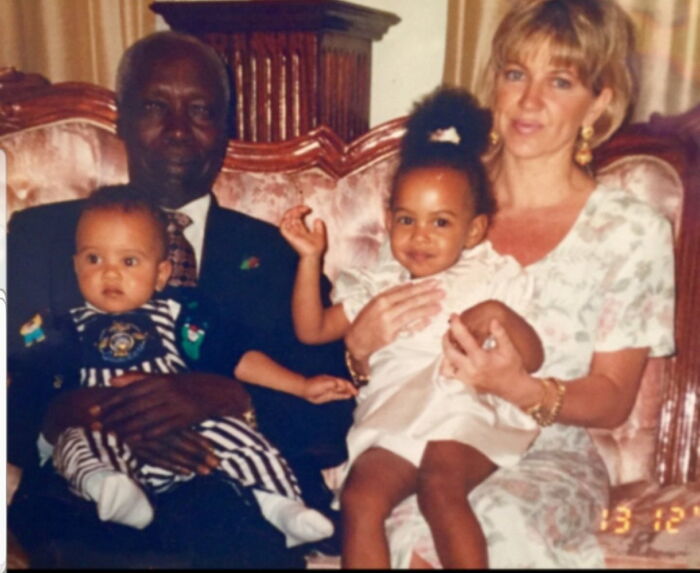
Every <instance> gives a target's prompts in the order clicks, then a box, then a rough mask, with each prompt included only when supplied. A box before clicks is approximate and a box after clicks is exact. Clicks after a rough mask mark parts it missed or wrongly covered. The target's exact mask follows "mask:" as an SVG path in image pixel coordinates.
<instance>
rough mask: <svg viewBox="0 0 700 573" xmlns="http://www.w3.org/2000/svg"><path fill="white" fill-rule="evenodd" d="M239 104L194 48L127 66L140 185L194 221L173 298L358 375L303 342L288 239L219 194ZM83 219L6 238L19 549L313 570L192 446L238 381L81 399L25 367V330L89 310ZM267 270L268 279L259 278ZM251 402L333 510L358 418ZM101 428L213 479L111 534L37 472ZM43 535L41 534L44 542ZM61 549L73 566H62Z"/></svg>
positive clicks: (161, 43) (288, 352) (32, 227)
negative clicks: (79, 430)
mask: <svg viewBox="0 0 700 573" xmlns="http://www.w3.org/2000/svg"><path fill="white" fill-rule="evenodd" d="M229 100H230V97H229V86H228V78H227V75H226V71H225V68H224V66H223V65H222V63H221V61H220V60H219V59H218V57H217V56H216V54H215V53H214V52H213V51H212V50H211V49H210V48H208V47H207V46H205V45H203V44H202V43H200V42H199V41H197V40H195V39H193V38H191V37H188V36H184V35H181V34H176V33H173V32H163V33H158V34H154V35H152V36H149V37H147V38H145V39H143V40H141V41H139V42H137V43H136V44H134V45H133V46H132V47H131V48H129V50H127V52H126V53H125V54H124V57H123V58H122V62H121V64H120V67H119V72H118V78H117V106H118V126H117V127H118V134H119V136H120V138H121V139H122V140H123V141H124V144H125V147H126V151H127V159H128V168H129V179H130V182H131V184H132V185H134V186H136V187H137V188H139V189H141V190H143V192H144V193H150V194H155V196H156V198H157V200H158V202H159V203H160V204H161V206H162V207H164V208H165V209H168V210H177V211H178V212H181V213H184V214H185V215H186V216H187V218H188V219H189V220H190V221H191V223H189V224H188V225H187V226H186V227H185V228H184V230H183V234H184V237H185V238H186V239H187V241H188V243H189V244H191V249H192V251H193V254H194V263H190V267H189V270H188V268H186V267H183V269H184V270H182V272H181V273H174V276H175V278H176V281H177V282H176V283H174V284H173V286H170V287H169V289H168V293H167V294H168V295H170V296H173V297H174V298H178V297H179V295H180V294H181V293H186V292H188V291H187V288H188V287H189V286H191V285H192V284H193V283H196V284H197V286H198V289H199V290H200V291H201V292H202V293H204V295H205V296H206V297H207V300H208V301H209V302H210V304H211V305H213V307H215V308H216V309H217V312H218V313H219V314H220V315H222V316H226V317H228V318H230V319H231V320H233V321H236V322H238V323H240V324H243V325H245V326H246V327H247V328H251V329H255V331H256V332H258V333H259V334H260V340H261V341H262V343H263V344H264V347H262V348H260V350H262V351H264V352H266V353H267V354H269V355H270V356H271V357H273V358H274V359H276V360H278V361H279V362H281V363H282V364H284V365H285V366H287V367H289V368H292V369H294V370H297V371H299V372H300V373H302V374H304V375H310V374H312V373H320V372H324V373H327V374H334V375H345V370H344V366H343V365H342V349H341V348H340V347H339V346H337V345H335V346H328V347H321V348H311V347H306V346H303V345H301V344H300V343H298V342H297V341H296V339H295V337H294V333H293V328H292V325H291V317H290V296H291V289H292V283H293V277H294V270H295V266H296V259H295V256H294V254H293V253H292V251H291V249H289V247H288V246H287V245H286V243H285V242H284V241H282V240H281V239H280V237H279V234H278V232H277V229H276V228H275V227H273V226H271V225H268V224H266V223H263V222H261V221H258V220H255V219H252V218H250V217H248V216H245V215H243V214H241V213H237V212H234V211H230V210H227V209H224V208H221V207H219V206H218V205H217V203H216V200H215V198H214V196H213V195H212V192H211V190H212V185H213V182H214V180H215V178H216V176H217V175H218V173H219V170H220V168H221V164H222V160H223V156H224V153H225V149H226V143H227V110H228V106H229ZM80 205H81V202H80V201H73V202H66V203H57V204H52V205H46V206H41V207H36V208H33V209H29V210H26V211H24V212H20V213H17V214H16V215H15V216H14V217H13V219H12V220H11V222H10V227H9V233H8V239H7V252H8V303H9V308H8V337H7V344H8V371H9V374H10V378H11V380H12V383H11V386H10V394H9V405H10V413H9V422H10V435H9V443H8V460H9V462H11V463H14V464H17V465H19V466H20V467H23V468H25V476H24V479H23V481H22V484H21V486H20V490H19V491H18V494H17V496H16V497H15V501H14V502H13V505H12V507H11V508H10V512H9V515H10V524H11V526H12V527H13V528H14V529H16V533H17V535H18V537H19V538H20V540H21V541H22V542H23V543H24V544H26V545H27V547H28V549H29V550H30V552H32V551H33V552H34V555H33V557H34V560H35V563H34V565H36V566H41V565H44V566H57V565H58V566H62V567H70V566H77V567H79V566H87V565H93V566H100V559H102V557H103V556H104V558H105V559H104V562H103V563H102V565H103V566H110V567H114V566H118V564H119V563H123V564H124V566H133V565H135V566H148V565H149V564H152V563H154V564H156V565H163V564H165V565H170V566H193V567H244V566H249V567H266V566H269V567H280V566H301V561H299V555H298V554H291V553H288V552H286V551H285V550H284V547H283V544H282V542H281V538H280V537H279V535H278V533H277V532H276V531H272V530H271V529H270V528H269V527H268V524H267V523H266V522H264V521H263V520H262V519H261V517H260V515H259V512H258V510H257V507H256V506H255V504H254V503H253V502H251V500H250V498H249V496H247V494H246V492H244V491H234V490H233V488H231V487H230V486H225V487H224V486H222V484H221V483H218V482H216V481H215V480H213V479H212V478H211V477H205V475H206V474H208V473H209V472H208V468H210V467H213V466H214V465H215V464H216V463H217V460H216V459H212V456H211V452H210V450H209V449H208V448H207V447H206V446H205V445H203V444H201V442H198V441H197V440H195V439H193V438H192V435H191V433H190V432H189V428H190V427H191V426H192V425H193V424H195V423H197V422H199V421H202V420H204V419H206V418H208V417H210V416H215V415H222V414H228V413H232V414H240V413H241V412H242V411H243V410H246V409H247V408H248V406H249V403H248V395H247V394H246V392H245V391H244V390H243V389H242V386H241V385H240V384H238V383H237V382H236V381H234V380H232V379H231V378H226V377H223V376H217V375H213V374H206V375H204V374H201V373H197V372H192V373H188V374H178V375H170V376H149V377H146V378H144V379H143V380H140V381H137V382H135V383H133V384H131V385H129V386H126V387H124V388H109V389H94V388H81V389H71V388H66V387H65V386H66V385H65V384H64V383H63V380H62V378H61V376H60V375H52V380H46V379H45V378H43V377H42V376H41V375H40V374H39V373H38V371H33V370H31V369H30V371H27V370H26V369H23V368H19V367H16V366H15V365H16V364H18V363H20V361H17V360H16V357H18V356H21V354H22V352H23V350H24V349H25V347H26V345H27V344H31V343H32V340H31V339H30V337H28V336H27V335H26V328H23V327H24V326H25V325H26V324H27V322H28V321H31V319H32V318H33V317H35V316H36V315H37V312H39V316H42V314H41V313H44V316H61V315H63V314H64V313H65V312H66V311H67V310H68V309H70V308H71V307H74V306H77V305H78V304H80V301H81V297H80V292H79V290H78V287H77V283H76V279H75V276H74V273H73V268H72V261H71V258H72V254H73V249H74V234H75V226H76V221H77V217H78V214H79V211H80ZM188 248H189V247H188ZM253 257H254V258H255V260H256V262H257V264H256V265H246V264H245V263H246V261H248V260H251V258H253ZM183 297H185V298H184V300H186V295H184V294H183ZM51 328H52V324H51V323H50V321H47V322H46V323H44V324H43V325H42V329H44V330H45V331H46V332H48V331H49V330H50V329H51ZM62 361H63V362H65V357H64V356H56V357H55V362H56V364H61V362H62ZM44 366H45V365H44ZM62 366H65V364H62ZM55 371H56V372H60V368H57V369H55ZM228 374H230V373H228ZM249 390H250V393H251V394H252V397H253V403H254V405H255V409H256V412H257V418H258V423H259V426H260V429H261V431H262V432H263V433H265V434H266V435H267V437H268V438H270V439H271V440H272V441H273V442H274V443H275V444H276V445H277V446H278V447H279V448H280V449H281V450H282V452H283V453H284V454H285V455H286V457H287V459H288V461H289V462H290V464H291V465H292V467H293V468H294V470H295V471H296V473H297V475H298V477H299V481H300V485H301V487H302V492H303V495H304V497H305V499H306V501H307V503H309V504H310V505H312V506H315V507H317V508H319V509H322V510H324V509H326V507H324V506H326V505H327V503H328V502H329V494H328V492H327V491H324V489H323V485H322V480H321V477H320V469H321V468H322V467H327V466H329V465H333V464H336V463H339V462H340V461H341V460H342V458H343V455H344V434H345V431H346V430H347V427H348V426H349V424H350V421H351V404H350V403H349V402H347V401H346V402H332V403H329V404H324V405H319V406H317V405H312V404H309V403H307V402H305V401H304V400H302V399H301V398H299V397H297V396H293V395H291V394H290V393H288V392H290V389H287V388H284V387H281V386H280V387H273V388H272V389H271V388H261V387H250V388H249ZM49 402H50V404H51V405H50V406H47V405H48V404H49ZM96 422H97V423H99V424H100V425H101V426H102V427H103V428H104V429H105V430H110V431H113V432H114V433H115V434H117V435H118V436H120V437H121V438H123V439H125V440H126V441H127V443H129V444H130V445H131V446H132V448H133V449H134V451H135V452H136V453H137V454H138V455H139V456H140V458H141V459H144V460H146V461H151V462H152V463H157V464H158V465H161V466H163V467H167V468H169V469H173V470H175V471H194V472H197V473H199V474H202V477H199V478H197V479H194V480H192V481H191V482H189V483H187V484H185V485H183V486H181V488H180V489H178V490H176V491H175V492H173V493H168V494H164V495H162V496H159V498H158V505H157V509H156V520H155V521H154V523H153V524H152V525H151V526H149V527H148V528H147V529H146V530H144V531H143V532H137V531H133V530H125V529H126V528H123V527H122V526H118V525H114V524H103V523H101V522H99V521H97V519H96V517H95V516H94V509H93V508H92V506H91V505H90V504H88V505H89V508H88V507H87V506H85V505H83V502H82V501H81V500H78V499H77V498H74V497H73V496H71V495H70V494H69V493H68V491H67V490H66V489H65V485H64V484H63V483H62V482H60V480H58V478H57V476H55V475H53V474H52V473H51V472H50V471H49V466H50V463H49V464H46V465H44V466H43V468H42V469H41V470H35V466H36V465H37V463H36V462H37V460H36V443H37V439H39V441H40V442H41V440H43V437H44V435H48V434H50V433H54V432H56V431H59V430H60V429H62V428H65V427H67V426H69V425H76V424H81V425H89V424H94V423H96ZM91 511H92V514H91V513H90V512H91ZM38 520H40V522H41V524H42V527H38V528H37V523H38ZM243 523H245V526H243V525H242V524H243ZM57 538H58V539H60V540H62V541H60V542H59V543H58V545H56V541H55V540H56V539H57ZM81 543H83V544H84V545H85V546H87V548H88V549H92V550H93V551H92V553H91V552H90V551H89V550H88V549H84V548H82V546H81ZM55 547H59V548H60V551H59V553H58V555H59V556H58V558H56V555H52V554H51V552H52V551H53V552H54V553H55V552H56V551H55ZM52 548H53V549H52ZM78 548H80V549H78ZM173 548H175V549H176V551H175V553H176V554H177V555H178V559H179V561H175V562H174V563H173V562H172V560H171V561H168V559H171V557H172V551H170V550H172V549H173ZM74 549H76V550H75V551H74ZM110 549H111V550H112V553H111V554H110V551H109V550H110ZM169 551H170V554H169ZM132 554H133V555H137V554H138V557H133V558H132V557H130V555H132ZM115 555H119V557H115ZM144 555H150V556H151V557H146V558H144ZM153 555H156V557H153ZM151 558H152V560H151V561H149V559H151ZM115 559H117V560H116V561H115ZM144 559H145V560H144ZM153 559H155V560H153Z"/></svg>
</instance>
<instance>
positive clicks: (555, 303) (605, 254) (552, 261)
mask: <svg viewBox="0 0 700 573" xmlns="http://www.w3.org/2000/svg"><path fill="white" fill-rule="evenodd" d="M524 270H525V271H526V272H527V273H528V274H530V275H532V277H533V278H534V281H535V287H534V302H535V304H534V305H533V306H532V307H531V308H530V309H528V310H527V312H526V313H525V315H524V317H525V318H526V319H527V320H528V321H529V322H531V323H532V324H533V325H534V326H535V327H536V329H537V331H538V332H539V333H540V336H541V337H542V341H543V344H544V347H545V357H546V358H545V364H544V366H543V368H542V369H541V370H540V374H541V375H542V376H555V377H558V378H562V379H564V380H568V379H573V378H576V377H579V376H583V375H584V374H586V372H587V371H588V368H589V365H590V360H591V357H592V356H593V353H594V352H597V351H600V352H612V351H615V350H620V349H623V348H633V347H643V346H648V347H649V348H650V354H651V355H652V356H661V355H664V354H668V353H671V352H672V351H673V348H674V344H673V311H674V268H673V243H672V233H671V226H670V224H669V222H668V221H667V220H666V219H664V218H663V217H662V216H661V215H659V214H658V213H656V212H655V211H654V210H653V209H652V208H651V207H649V206H648V205H647V204H645V203H643V202H641V201H639V200H637V199H635V198H634V197H633V196H631V195H630V194H629V193H627V192H626V191H623V190H619V189H610V188H607V187H605V186H602V185H599V186H598V187H597V188H596V190H595V191H594V192H593V193H592V194H591V196H590V198H589V199H588V202H587V204H586V205H585V207H584V209H583V210H582V212H581V214H580V215H579V217H578V219H577V220H576V222H575V224H574V226H573V227H572V229H571V230H570V232H569V234H568V235H567V236H566V237H565V238H564V239H563V240H562V241H561V242H560V243H559V244H558V245H557V246H556V247H555V249H554V250H553V251H551V252H550V253H549V254H548V255H547V256H546V257H544V258H543V259H541V260H539V261H537V262H535V263H533V264H531V265H528V266H526V267H524ZM607 496H608V478H607V474H606V471H605V466H604V465H603V462H602V460H601V458H600V456H599V454H598V452H597V450H596V448H595V447H594V445H593V443H592V441H591V439H590V436H589V435H588V433H587V432H586V431H585V430H584V429H583V428H578V427H572V426H563V425H559V424H555V425H553V426H550V427H548V428H544V429H543V430H542V432H541V433H540V435H539V437H538V438H537V439H536V440H535V442H534V444H533V446H532V448H531V449H530V450H529V451H528V452H527V453H526V454H525V456H524V457H523V459H522V460H521V461H520V463H519V464H517V465H516V466H514V467H512V468H500V469H499V470H497V471H496V472H495V473H494V474H492V475H491V476H490V477H489V478H488V479H487V480H485V481H484V482H483V483H482V484H481V485H479V486H478V487H477V488H476V489H475V490H474V491H473V492H472V493H471V495H470V498H469V500H470V503H471V504H472V507H473V508H474V511H475V513H476V515H477V517H478V518H479V521H480V523H481V526H482V528H483V530H484V533H485V535H486V539H487V542H488V549H489V563H490V566H491V567H495V568H501V567H502V568H523V569H524V568H538V567H555V568H569V567H602V566H603V565H604V560H603V552H602V550H601V549H600V547H599V545H598V543H597V541H596V538H595V532H596V530H597V528H598V525H599V521H600V515H601V511H602V509H603V508H604V507H606V505H607ZM387 528H388V532H389V536H390V543H391V547H392V559H393V565H394V566H395V567H406V566H407V565H408V563H409V561H410V557H411V554H412V552H413V550H414V549H415V551H416V552H417V553H418V554H419V555H420V556H421V557H423V558H424V559H426V560H427V561H429V562H430V563H431V564H432V565H433V566H435V567H439V566H440V564H439V561H438V559H437V554H436V553H435V550H434V547H433V544H432V539H431V536H430V530H429V528H428V526H427V523H426V522H425V520H424V519H423V518H422V516H421V514H420V512H419V511H418V508H417V506H416V503H415V499H414V498H409V499H408V500H407V501H406V502H404V503H403V504H402V505H401V506H400V507H399V508H398V509H397V511H396V512H395V513H394V515H393V516H392V517H391V518H390V519H389V521H388V524H387Z"/></svg>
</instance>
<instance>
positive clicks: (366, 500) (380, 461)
mask: <svg viewBox="0 0 700 573" xmlns="http://www.w3.org/2000/svg"><path fill="white" fill-rule="evenodd" d="M416 474H417V469H416V467H415V466H414V465H413V464H411V463H410V462H408V461H406V460H405V459H403V458H402V457H400V456H398V455H396V454H393V453H391V452H390V451H388V450H385V449H383V448H371V449H369V450H367V451H366V452H364V453H363V454H362V455H360V456H359V457H358V458H357V460H356V461H355V463H354V464H353V466H352V469H351V471H350V475H349V476H348V478H347V480H346V482H345V486H344V487H343V491H342V494H341V513H342V520H343V554H342V568H343V569H388V568H389V547H388V543H387V540H386V533H385V531H384V521H385V520H386V518H387V517H388V516H389V514H390V513H391V511H392V510H393V509H394V507H396V506H397V505H398V504H399V502H401V501H402V500H403V499H405V498H406V497H408V496H409V495H411V494H412V493H413V492H415V490H416Z"/></svg>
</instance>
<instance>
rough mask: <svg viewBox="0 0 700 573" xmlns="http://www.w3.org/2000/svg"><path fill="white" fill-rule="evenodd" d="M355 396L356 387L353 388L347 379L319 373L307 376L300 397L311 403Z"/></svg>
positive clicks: (323, 402)
mask: <svg viewBox="0 0 700 573" xmlns="http://www.w3.org/2000/svg"><path fill="white" fill-rule="evenodd" d="M354 396H357V388H355V387H354V386H353V385H352V384H351V383H350V381H349V380H345V379H344V378H336V377H335V376H328V375H326V374H320V375H318V376H312V377H311V378H307V380H306V384H305V385H304V389H303V394H302V398H304V399H305V400H308V401H309V402H311V403H312V404H325V403H326V402H333V401H335V400H347V399H348V398H353V397H354Z"/></svg>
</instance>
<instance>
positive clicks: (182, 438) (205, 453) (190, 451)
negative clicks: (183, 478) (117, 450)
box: [127, 429, 220, 475]
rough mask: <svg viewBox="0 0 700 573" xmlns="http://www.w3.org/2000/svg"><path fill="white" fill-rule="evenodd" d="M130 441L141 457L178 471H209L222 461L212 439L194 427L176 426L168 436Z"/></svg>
mask: <svg viewBox="0 0 700 573" xmlns="http://www.w3.org/2000/svg"><path fill="white" fill-rule="evenodd" d="M127 443H128V444H129V446H130V447H131V449H132V450H133V452H134V454H135V455H136V456H137V457H138V459H139V460H140V461H142V462H146V463H149V464H151V465H154V466H158V467H161V468H164V469H166V470H170V471H172V472H175V473H178V474H183V475H189V474H191V473H197V474H200V475H208V474H210V473H211V471H212V470H213V469H215V468H217V467H218V466H219V463H220V462H219V458H218V457H217V456H216V454H215V453H214V448H213V446H212V444H211V442H210V441H209V440H207V439H206V438H205V437H203V436H200V435H199V434H198V433H197V432H195V431H194V430H189V429H185V430H176V431H174V432H171V433H170V434H167V435H166V436H160V437H158V438H152V439H137V440H135V441H127Z"/></svg>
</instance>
